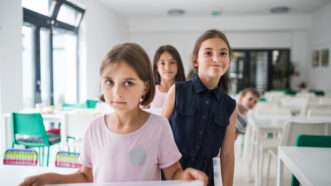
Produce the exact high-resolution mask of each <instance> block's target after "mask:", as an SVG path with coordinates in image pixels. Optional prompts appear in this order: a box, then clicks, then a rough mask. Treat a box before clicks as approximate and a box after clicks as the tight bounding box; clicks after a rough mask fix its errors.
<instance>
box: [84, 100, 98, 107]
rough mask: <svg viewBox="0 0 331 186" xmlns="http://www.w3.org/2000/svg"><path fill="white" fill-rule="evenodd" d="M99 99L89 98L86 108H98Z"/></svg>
mask: <svg viewBox="0 0 331 186" xmlns="http://www.w3.org/2000/svg"><path fill="white" fill-rule="evenodd" d="M97 103H98V101H97V100H92V99H88V100H86V102H85V107H86V108H96V107H97Z"/></svg>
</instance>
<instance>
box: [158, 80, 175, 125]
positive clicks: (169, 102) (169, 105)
mask: <svg viewBox="0 0 331 186" xmlns="http://www.w3.org/2000/svg"><path fill="white" fill-rule="evenodd" d="M175 96H176V87H175V84H174V85H172V86H171V87H170V89H169V91H168V95H167V99H166V101H165V104H164V106H163V109H162V113H161V115H162V116H164V117H165V118H168V119H169V118H170V116H171V114H172V112H173V110H174V107H175Z"/></svg>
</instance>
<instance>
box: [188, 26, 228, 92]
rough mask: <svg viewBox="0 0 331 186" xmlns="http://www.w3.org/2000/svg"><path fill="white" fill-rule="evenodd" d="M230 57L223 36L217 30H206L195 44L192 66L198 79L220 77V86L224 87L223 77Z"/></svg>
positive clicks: (225, 39)
mask: <svg viewBox="0 0 331 186" xmlns="http://www.w3.org/2000/svg"><path fill="white" fill-rule="evenodd" d="M231 55H232V51H231V47H230V44H229V41H228V39H227V38H226V36H225V34H224V33H222V32H221V31H219V30H208V31H206V32H205V33H203V34H202V35H201V36H200V37H199V38H198V40H197V41H196V43H195V46H194V49H193V55H192V66H193V68H194V69H195V70H196V72H197V74H198V75H199V77H215V78H218V79H219V78H220V77H222V78H221V82H220V83H221V86H224V87H226V82H225V81H224V80H226V76H224V77H223V75H224V74H225V73H226V72H227V71H228V69H229V67H230V61H231ZM222 80H223V81H224V82H223V81H222Z"/></svg>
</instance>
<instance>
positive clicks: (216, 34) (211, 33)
mask: <svg viewBox="0 0 331 186" xmlns="http://www.w3.org/2000/svg"><path fill="white" fill-rule="evenodd" d="M213 38H220V39H222V40H223V41H224V42H225V44H226V45H227V46H228V49H229V56H230V60H231V58H232V50H231V47H230V43H229V41H228V39H227V37H226V36H225V34H224V33H223V32H221V31H219V30H216V29H211V30H207V31H206V32H204V33H203V34H202V35H201V36H200V37H199V38H198V40H197V41H196V42H195V45H194V49H193V54H192V65H193V67H194V64H195V63H196V62H197V59H198V53H199V50H200V47H201V44H202V42H204V41H206V40H208V39H213ZM194 69H195V71H196V72H197V71H198V69H197V68H194ZM228 81H229V77H228V73H226V74H224V75H223V76H222V77H221V79H220V81H219V84H220V86H221V88H222V89H223V90H225V91H226V92H227V91H228Z"/></svg>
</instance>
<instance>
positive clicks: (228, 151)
mask: <svg viewBox="0 0 331 186" xmlns="http://www.w3.org/2000/svg"><path fill="white" fill-rule="evenodd" d="M236 122H237V113H236V110H234V111H233V113H232V114H231V117H230V124H229V126H228V127H227V129H226V134H225V138H224V142H223V148H222V149H221V150H222V151H221V154H220V159H221V170H222V178H223V186H232V185H233V175H234V141H235V139H236Z"/></svg>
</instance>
